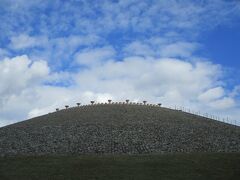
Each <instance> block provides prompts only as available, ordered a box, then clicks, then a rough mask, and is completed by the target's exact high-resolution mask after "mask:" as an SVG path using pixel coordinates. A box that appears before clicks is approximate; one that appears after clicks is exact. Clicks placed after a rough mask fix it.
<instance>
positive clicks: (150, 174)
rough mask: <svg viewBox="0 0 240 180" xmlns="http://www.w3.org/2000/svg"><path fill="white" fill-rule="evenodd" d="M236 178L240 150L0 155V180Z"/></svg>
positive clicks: (227, 179)
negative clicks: (172, 152)
mask: <svg viewBox="0 0 240 180" xmlns="http://www.w3.org/2000/svg"><path fill="white" fill-rule="evenodd" d="M239 177H240V154H239V153H237V154H234V153H228V154H227V153H211V154H209V153H208V154H206V153H205V154H167V155H141V156H140V155H138V156H127V155H124V156H42V157H8V158H0V179H1V180H5V179H6V180H7V179H11V180H15V179H16V180H28V179H34V180H38V179H44V180H47V179H51V180H54V179H64V180H65V179H67V180H68V179H74V180H75V179H104V180H108V179H111V180H114V179H137V180H141V179H147V180H151V179H154V180H156V179H183V180H186V179H194V180H198V179H204V180H207V179H211V180H212V179H218V180H221V179H224V180H230V179H238V178H239Z"/></svg>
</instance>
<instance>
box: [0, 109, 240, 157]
mask: <svg viewBox="0 0 240 180" xmlns="http://www.w3.org/2000/svg"><path fill="white" fill-rule="evenodd" d="M174 152H240V128H239V127H236V126H233V125H229V124H225V123H222V122H218V121H215V120H211V119H207V118H203V117H199V116H196V115H192V114H188V113H185V112H181V111H175V110H170V109H167V108H162V107H156V106H146V105H130V104H129V105H127V104H98V105H94V106H92V105H89V106H80V107H75V108H69V109H65V110H59V111H58V112H54V113H50V114H47V115H44V116H40V117H36V118H33V119H30V120H27V121H23V122H20V123H16V124H13V125H9V126H6V127H3V128H0V156H6V155H22V154H25V155H43V154H144V153H174Z"/></svg>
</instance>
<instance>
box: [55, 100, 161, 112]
mask: <svg viewBox="0 0 240 180" xmlns="http://www.w3.org/2000/svg"><path fill="white" fill-rule="evenodd" d="M90 103H91V104H90V105H100V104H128V105H147V106H159V107H161V105H162V104H161V103H158V104H147V101H143V102H142V103H135V102H130V101H129V99H127V100H126V102H112V100H110V99H109V100H108V103H95V101H90ZM76 104H77V107H80V105H81V103H76ZM65 108H66V109H68V108H69V105H65ZM59 110H60V109H59V108H56V111H59Z"/></svg>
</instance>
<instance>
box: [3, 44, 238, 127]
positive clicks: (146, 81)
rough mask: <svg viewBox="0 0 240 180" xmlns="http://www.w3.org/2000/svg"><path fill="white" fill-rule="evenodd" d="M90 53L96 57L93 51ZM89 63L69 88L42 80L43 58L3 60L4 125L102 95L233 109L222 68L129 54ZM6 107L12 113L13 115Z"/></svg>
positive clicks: (211, 109) (100, 98)
mask: <svg viewBox="0 0 240 180" xmlns="http://www.w3.org/2000/svg"><path fill="white" fill-rule="evenodd" d="M101 50H102V53H99V54H101V55H102V54H104V57H105V50H106V49H104V48H103V49H101ZM98 51H100V50H99V49H98ZM98 51H94V52H98ZM106 54H108V53H106ZM110 54H111V53H110ZM93 55H94V56H96V54H95V53H93ZM100 57H102V56H100ZM106 57H108V56H106ZM93 60H95V58H93ZM19 63H20V64H19ZM88 65H89V68H87V69H84V70H81V71H79V72H77V73H72V74H71V77H72V79H73V81H74V85H73V86H70V87H64V86H59V87H57V86H55V85H46V84H42V83H41V82H42V81H54V78H53V79H51V78H49V68H48V66H47V64H46V62H44V61H37V62H32V61H31V60H30V59H29V58H28V57H27V56H20V57H16V58H12V59H5V60H3V61H2V62H1V64H0V67H1V72H2V73H11V74H12V75H11V76H10V75H9V74H6V76H5V78H4V76H2V75H1V78H0V81H1V84H2V83H4V84H5V86H4V88H5V89H4V88H3V87H2V89H1V95H3V96H5V97H7V98H6V99H5V103H4V106H2V110H1V113H0V114H1V116H2V119H1V120H2V121H3V120H4V119H5V120H4V121H5V124H7V123H11V122H15V121H17V120H21V118H22V119H26V118H31V117H34V116H38V115H42V114H45V113H48V112H52V111H54V110H55V108H57V107H58V108H63V107H64V105H66V104H67V105H70V106H74V105H75V103H76V102H81V103H83V104H86V103H89V102H90V100H95V101H97V102H106V101H107V99H113V100H115V101H124V100H125V99H126V98H129V99H130V100H132V101H142V100H143V99H144V100H145V99H147V100H149V101H150V102H153V103H158V102H161V103H163V105H165V106H170V105H181V106H183V105H184V106H186V107H190V108H196V109H204V110H206V111H208V112H214V111H215V110H217V109H221V110H222V112H224V111H226V112H227V111H228V109H229V108H234V107H235V101H234V99H233V98H230V97H229V94H227V93H226V92H225V90H224V88H223V87H220V86H219V84H221V81H222V80H221V78H220V77H221V76H220V75H221V72H222V71H221V67H220V66H219V65H216V64H212V63H210V62H202V61H194V62H189V61H183V60H180V59H176V58H175V59H174V58H154V57H139V56H132V57H127V58H124V59H122V60H121V61H115V60H108V61H104V62H102V64H95V63H93V64H88ZM55 76H56V77H58V75H55ZM60 76H61V75H60ZM19 77H21V78H19ZM9 78H10V79H9ZM13 82H16V83H13ZM203 82H204V83H203ZM6 87H9V89H7V90H6ZM16 89H17V91H16V92H15V90H16ZM14 93H17V94H14ZM19 104H21V106H20V107H19ZM203 107H204V108H203ZM206 107H208V108H206ZM10 111H14V112H15V115H14V117H13V116H11V115H10ZM235 114H236V113H235ZM16 117H17V118H19V119H16ZM6 119H8V121H6Z"/></svg>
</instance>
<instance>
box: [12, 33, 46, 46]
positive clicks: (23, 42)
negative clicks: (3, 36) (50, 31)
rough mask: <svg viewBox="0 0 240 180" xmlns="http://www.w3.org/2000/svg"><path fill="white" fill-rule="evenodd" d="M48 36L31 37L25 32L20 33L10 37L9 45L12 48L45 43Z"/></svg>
mask: <svg viewBox="0 0 240 180" xmlns="http://www.w3.org/2000/svg"><path fill="white" fill-rule="evenodd" d="M47 43H48V38H47V37H45V36H38V37H31V36H29V35H27V34H20V35H18V36H14V37H12V38H11V43H10V47H11V48H12V49H16V50H19V49H26V48H33V47H38V46H43V45H47Z"/></svg>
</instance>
